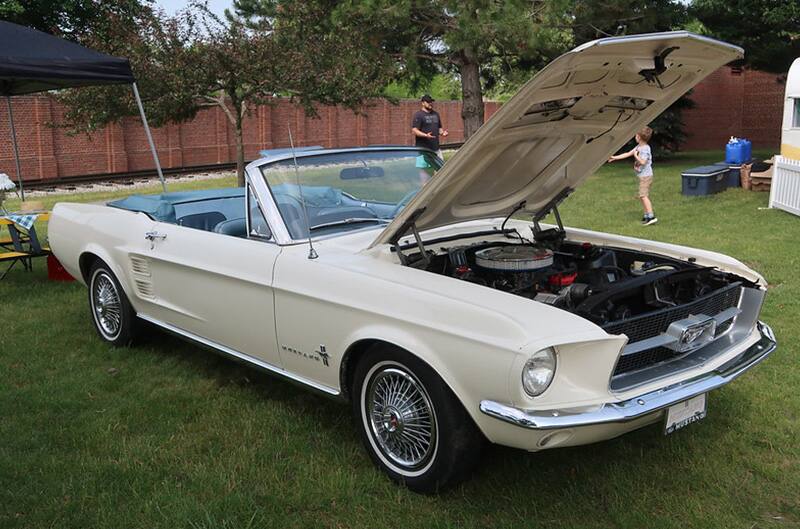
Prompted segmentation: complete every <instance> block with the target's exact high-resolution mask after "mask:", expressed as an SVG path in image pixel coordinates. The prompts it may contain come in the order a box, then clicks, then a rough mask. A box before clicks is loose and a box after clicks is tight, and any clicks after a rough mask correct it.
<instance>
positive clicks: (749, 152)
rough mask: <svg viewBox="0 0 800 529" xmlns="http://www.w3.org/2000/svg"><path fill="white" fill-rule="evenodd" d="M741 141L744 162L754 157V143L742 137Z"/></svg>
mask: <svg viewBox="0 0 800 529" xmlns="http://www.w3.org/2000/svg"><path fill="white" fill-rule="evenodd" d="M739 143H741V144H742V163H747V162H749V161H750V160H752V159H753V144H752V143H750V140H746V139H744V138H742V139H740V140H739Z"/></svg>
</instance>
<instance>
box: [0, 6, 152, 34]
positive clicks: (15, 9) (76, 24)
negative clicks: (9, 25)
mask: <svg viewBox="0 0 800 529" xmlns="http://www.w3.org/2000/svg"><path fill="white" fill-rule="evenodd" d="M151 8H152V0H114V1H113V2H108V1H103V0H0V19H2V20H6V21H8V22H13V23H15V24H20V25H22V26H28V27H31V28H34V29H38V30H39V31H44V32H45V33H50V34H53V35H58V36H60V37H63V38H66V39H69V40H74V41H80V40H82V39H84V38H86V37H87V36H89V35H92V34H97V33H99V32H103V31H106V30H108V29H110V28H111V27H112V26H114V25H117V24H123V25H125V24H129V23H131V22H132V21H133V19H135V18H136V17H139V16H141V15H142V14H143V13H145V12H147V11H149V10H150V9H151Z"/></svg>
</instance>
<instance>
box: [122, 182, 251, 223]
mask: <svg viewBox="0 0 800 529" xmlns="http://www.w3.org/2000/svg"><path fill="white" fill-rule="evenodd" d="M226 198H241V199H244V188H243V187H229V188H225V189H203V190H200V191H176V192H173V193H162V194H160V195H131V196H129V197H127V198H123V199H120V200H114V201H113V202H109V203H108V205H109V206H111V207H113V208H120V209H127V210H129V211H137V212H141V213H145V214H147V215H148V216H150V217H151V218H153V219H154V220H159V221H162V222H171V223H175V222H176V218H175V206H176V205H183V204H193V203H202V202H205V201H208V200H220V199H226ZM242 211H244V206H243V207H242Z"/></svg>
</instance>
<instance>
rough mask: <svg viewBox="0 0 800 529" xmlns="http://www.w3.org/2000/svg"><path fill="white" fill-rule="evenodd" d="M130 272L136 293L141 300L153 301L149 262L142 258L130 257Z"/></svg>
mask: <svg viewBox="0 0 800 529" xmlns="http://www.w3.org/2000/svg"><path fill="white" fill-rule="evenodd" d="M131 271H132V272H133V282H134V284H135V285H136V292H137V293H138V294H139V296H140V297H142V298H148V299H153V298H154V297H155V295H154V293H153V283H152V282H151V281H150V262H149V261H148V260H147V259H146V258H144V257H136V256H131Z"/></svg>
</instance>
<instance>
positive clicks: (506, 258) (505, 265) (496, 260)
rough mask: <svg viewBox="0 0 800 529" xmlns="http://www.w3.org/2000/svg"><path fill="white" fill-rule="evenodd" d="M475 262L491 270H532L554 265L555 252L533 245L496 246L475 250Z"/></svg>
mask: <svg viewBox="0 0 800 529" xmlns="http://www.w3.org/2000/svg"><path fill="white" fill-rule="evenodd" d="M475 264H476V265H478V266H480V267H481V268H486V269H489V270H499V271H503V272H530V271H533V270H539V269H542V268H547V267H548V266H552V265H553V252H552V250H548V249H546V248H534V247H532V246H494V247H492V248H484V249H483V250H479V251H477V252H475Z"/></svg>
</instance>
